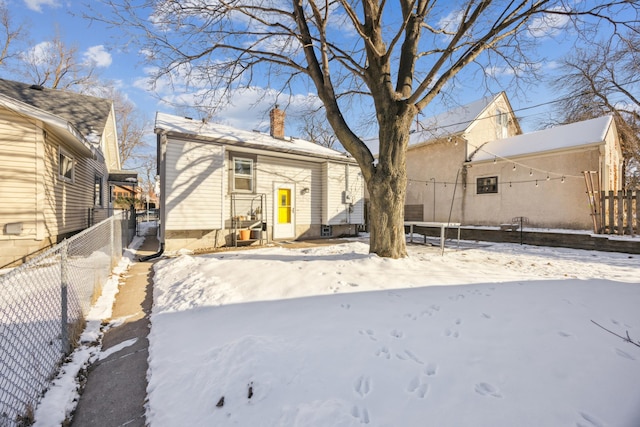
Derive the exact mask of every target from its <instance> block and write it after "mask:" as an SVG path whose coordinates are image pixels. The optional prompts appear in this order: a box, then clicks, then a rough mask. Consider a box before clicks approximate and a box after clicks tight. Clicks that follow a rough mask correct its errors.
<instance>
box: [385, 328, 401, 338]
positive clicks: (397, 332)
mask: <svg viewBox="0 0 640 427" xmlns="http://www.w3.org/2000/svg"><path fill="white" fill-rule="evenodd" d="M389 335H391V336H392V337H394V338H398V339H400V338H403V337H404V332H402V331H400V330H398V329H394V330H392V331H391V332H389Z"/></svg>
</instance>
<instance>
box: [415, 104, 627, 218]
mask: <svg viewBox="0 0 640 427" xmlns="http://www.w3.org/2000/svg"><path fill="white" fill-rule="evenodd" d="M621 164H622V153H621V150H620V143H619V140H618V136H617V131H616V128H615V123H614V122H613V120H612V119H611V117H608V116H607V117H601V118H597V119H593V120H587V121H583V122H577V123H572V124H569V125H564V126H557V127H554V128H550V129H545V130H542V131H538V132H530V133H526V134H522V132H521V130H520V126H519V124H518V122H517V119H516V117H515V115H514V113H513V110H512V109H511V107H510V104H509V101H508V100H507V97H506V95H505V94H504V93H500V94H498V95H496V96H494V97H489V98H485V99H482V100H479V101H476V102H474V103H471V104H469V105H466V106H462V107H459V108H457V109H454V110H452V111H449V112H447V113H444V114H441V115H439V116H437V117H435V118H432V119H427V120H424V121H422V122H421V124H420V128H419V130H418V131H416V132H414V133H413V134H412V136H411V143H410V146H409V149H408V153H407V176H408V187H407V196H406V206H405V218H406V219H407V220H413V221H438V222H449V221H450V222H460V223H462V224H463V225H481V226H497V225H500V224H503V223H508V222H511V220H512V219H513V218H515V217H526V218H527V219H528V220H529V223H530V225H531V226H533V227H543V228H565V229H583V230H586V229H590V228H592V222H593V221H592V216H591V207H590V204H589V198H588V197H587V195H586V192H587V186H586V184H585V178H584V175H583V172H585V171H588V172H595V174H594V176H597V177H598V182H597V186H598V187H599V188H600V189H601V190H603V191H609V190H613V191H616V190H619V189H621V188H622V175H621V171H622V169H621Z"/></svg>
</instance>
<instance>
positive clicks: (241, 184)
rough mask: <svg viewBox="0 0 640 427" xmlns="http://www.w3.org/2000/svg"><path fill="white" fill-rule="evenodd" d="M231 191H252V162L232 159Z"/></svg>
mask: <svg viewBox="0 0 640 427" xmlns="http://www.w3.org/2000/svg"><path fill="white" fill-rule="evenodd" d="M233 191H247V192H252V191H253V160H252V159H244V158H241V157H234V158H233Z"/></svg>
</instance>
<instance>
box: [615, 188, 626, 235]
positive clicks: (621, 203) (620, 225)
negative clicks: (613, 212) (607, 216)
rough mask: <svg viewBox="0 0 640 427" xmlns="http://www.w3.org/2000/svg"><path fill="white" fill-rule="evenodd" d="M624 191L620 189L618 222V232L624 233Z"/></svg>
mask: <svg viewBox="0 0 640 427" xmlns="http://www.w3.org/2000/svg"><path fill="white" fill-rule="evenodd" d="M623 197H624V192H623V191H622V190H618V198H617V200H616V201H617V205H618V206H617V207H618V209H617V214H618V215H617V219H616V220H617V223H618V234H619V235H623V234H624V198H623Z"/></svg>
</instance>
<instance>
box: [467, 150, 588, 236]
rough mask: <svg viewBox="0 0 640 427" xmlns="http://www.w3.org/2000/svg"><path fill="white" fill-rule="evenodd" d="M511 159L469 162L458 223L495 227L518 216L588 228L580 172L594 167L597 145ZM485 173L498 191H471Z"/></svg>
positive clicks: (539, 222)
mask: <svg viewBox="0 0 640 427" xmlns="http://www.w3.org/2000/svg"><path fill="white" fill-rule="evenodd" d="M513 160H514V162H516V163H512V162H508V161H503V160H498V161H497V162H496V163H493V162H484V163H472V164H471V165H470V167H469V168H468V173H467V185H466V189H463V192H462V193H463V194H464V196H463V200H464V202H465V203H464V211H462V210H461V209H460V210H458V209H456V211H457V212H460V222H462V223H464V224H467V225H497V224H501V223H508V222H510V221H511V219H512V218H513V217H520V216H524V217H527V218H528V219H529V221H530V225H531V226H534V227H545V228H572V229H589V228H591V216H590V208H589V203H588V199H587V197H586V194H585V192H586V187H585V183H584V178H583V175H582V171H584V170H593V169H594V168H596V169H597V168H598V162H599V149H598V148H597V147H593V148H591V149H584V150H579V151H572V152H565V153H557V154H548V155H544V156H529V157H522V158H517V159H513ZM514 166H515V170H514ZM489 176H497V177H498V193H496V194H477V185H476V183H477V178H479V177H489ZM563 177H564V180H563Z"/></svg>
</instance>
